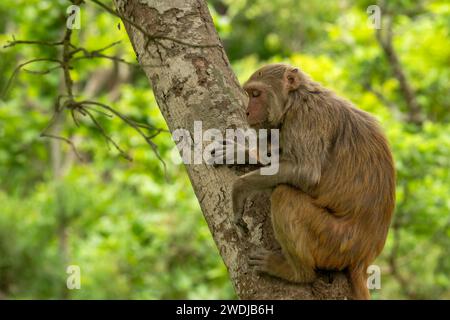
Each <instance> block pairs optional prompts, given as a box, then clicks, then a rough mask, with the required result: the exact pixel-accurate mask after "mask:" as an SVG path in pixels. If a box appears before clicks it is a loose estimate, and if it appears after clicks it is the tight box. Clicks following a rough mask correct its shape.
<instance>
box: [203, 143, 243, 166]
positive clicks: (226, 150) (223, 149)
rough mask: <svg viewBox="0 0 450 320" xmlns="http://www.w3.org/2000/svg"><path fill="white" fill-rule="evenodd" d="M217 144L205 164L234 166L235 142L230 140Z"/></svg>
mask: <svg viewBox="0 0 450 320" xmlns="http://www.w3.org/2000/svg"><path fill="white" fill-rule="evenodd" d="M217 143H218V145H217V147H216V148H214V149H213V150H212V151H211V155H210V157H209V159H207V164H209V165H214V166H218V165H222V164H226V165H232V164H235V161H236V160H235V154H236V151H235V142H234V141H232V140H223V141H219V142H217Z"/></svg>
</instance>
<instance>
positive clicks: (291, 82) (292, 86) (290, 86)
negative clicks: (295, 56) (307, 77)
mask: <svg viewBox="0 0 450 320" xmlns="http://www.w3.org/2000/svg"><path fill="white" fill-rule="evenodd" d="M299 73H300V72H299V70H298V68H289V69H288V70H286V74H285V79H284V81H285V83H286V88H287V90H288V91H294V90H297V89H298V87H299V86H300V75H299Z"/></svg>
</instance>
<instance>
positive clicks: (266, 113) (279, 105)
mask: <svg viewBox="0 0 450 320" xmlns="http://www.w3.org/2000/svg"><path fill="white" fill-rule="evenodd" d="M298 84H299V81H298V69H297V68H293V67H291V66H288V65H285V64H273V65H268V66H264V67H263V68H261V69H259V70H257V71H256V72H255V73H254V74H253V75H252V76H251V77H250V79H249V80H248V81H247V82H246V83H245V85H244V90H245V92H246V93H247V95H248V97H249V103H248V107H247V121H248V123H249V124H250V126H251V127H253V128H267V129H272V128H277V127H279V126H280V123H281V121H282V117H283V113H284V109H285V107H286V104H287V101H288V95H289V92H291V91H294V90H296V89H297V88H298Z"/></svg>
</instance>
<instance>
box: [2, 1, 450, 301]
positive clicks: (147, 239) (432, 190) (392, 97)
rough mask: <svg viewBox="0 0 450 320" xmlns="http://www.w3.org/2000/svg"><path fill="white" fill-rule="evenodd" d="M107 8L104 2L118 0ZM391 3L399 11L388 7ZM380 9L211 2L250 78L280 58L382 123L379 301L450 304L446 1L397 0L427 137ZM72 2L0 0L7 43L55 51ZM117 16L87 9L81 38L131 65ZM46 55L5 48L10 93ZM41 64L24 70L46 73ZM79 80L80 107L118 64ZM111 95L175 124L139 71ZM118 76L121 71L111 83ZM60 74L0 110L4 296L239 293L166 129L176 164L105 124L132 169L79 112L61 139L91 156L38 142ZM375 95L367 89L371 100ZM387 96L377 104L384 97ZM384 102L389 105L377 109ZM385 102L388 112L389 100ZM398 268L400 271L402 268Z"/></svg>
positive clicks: (107, 90)
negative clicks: (392, 177) (413, 116)
mask: <svg viewBox="0 0 450 320" xmlns="http://www.w3.org/2000/svg"><path fill="white" fill-rule="evenodd" d="M108 3H109V4H110V2H108ZM390 3H391V2H390ZM370 4H372V3H371V2H370V1H365V0H360V1H322V0H321V1H312V2H311V1H310V2H304V1H296V0H274V1H259V0H258V1H248V0H234V1H229V0H211V1H210V7H211V11H212V14H213V18H214V22H215V24H216V27H217V29H218V31H219V33H220V36H221V38H222V39H223V41H224V43H225V46H226V49H227V53H228V54H229V57H230V59H231V61H232V64H233V68H234V71H235V72H236V74H237V75H238V77H239V79H240V80H241V81H244V80H245V79H246V78H247V77H248V76H249V75H250V74H251V73H252V72H253V70H254V69H255V68H257V67H258V66H260V65H262V64H265V63H268V62H275V61H285V62H289V63H292V64H295V65H297V66H300V67H301V68H302V69H303V70H305V71H306V72H307V73H309V74H310V75H311V76H312V77H313V78H314V79H316V80H317V81H320V82H322V83H323V84H324V85H325V86H327V87H330V88H332V89H334V90H336V91H337V92H338V93H339V94H340V95H343V96H345V97H347V98H348V99H350V100H352V101H353V102H354V103H355V104H356V105H358V106H359V107H361V108H363V109H365V110H367V111H369V112H371V113H373V114H374V115H376V116H377V117H378V118H379V120H380V122H381V123H382V125H383V127H384V128H385V130H386V133H387V136H388V138H389V140H390V142H391V145H392V148H393V152H394V157H395V160H396V166H397V175H398V176H397V208H396V214H395V219H394V223H393V228H392V231H391V233H390V235H389V238H388V241H387V244H386V248H385V250H384V252H383V254H382V255H381V256H380V257H379V258H378V259H377V261H376V264H378V265H379V266H381V270H382V289H381V290H378V291H376V292H374V296H375V297H376V298H379V299H388V298H447V299H448V298H450V296H449V290H448V288H449V287H450V277H449V274H450V260H449V259H448V256H449V254H450V252H449V248H450V216H449V212H450V199H449V194H450V184H449V181H450V122H449V121H450V112H449V109H450V101H449V96H448V91H449V85H448V84H449V83H450V81H449V80H450V73H449V68H448V66H449V62H450V43H449V42H450V41H449V39H450V38H449V34H448V32H449V31H448V30H449V21H450V19H449V13H450V6H449V5H448V3H447V2H446V1H419V2H417V1H409V0H402V1H394V2H392V3H391V10H392V11H393V12H394V13H395V19H394V47H395V49H396V52H397V54H398V56H399V58H400V60H401V64H402V66H403V69H404V71H405V74H406V76H407V77H408V80H409V81H410V83H411V86H412V87H413V88H414V89H415V92H416V95H417V99H418V102H419V103H420V105H421V108H422V111H423V112H424V115H425V117H426V119H427V120H426V121H425V123H424V124H423V126H422V127H420V128H418V127H416V126H414V125H412V124H409V123H407V122H405V120H404V119H405V116H404V115H405V113H407V111H408V107H407V104H406V103H405V100H404V97H403V96H402V94H401V92H400V90H399V84H398V81H397V80H396V78H395V77H394V76H393V72H392V66H391V65H390V64H389V61H388V60H387V59H386V57H385V56H384V55H383V52H382V50H381V48H380V46H379V44H378V43H377V41H376V37H375V31H374V30H373V29H371V28H369V27H368V25H367V13H366V8H367V6H368V5H370ZM68 5H69V1H65V0H60V1H43V0H39V1H38V0H33V1H12V0H3V1H2V2H0V14H1V15H2V16H3V17H7V19H2V20H1V21H0V44H1V45H3V44H5V43H6V42H7V41H8V40H11V37H12V35H14V36H15V38H16V39H21V40H41V41H57V40H60V39H61V37H62V34H63V32H64V28H65V11H66V8H67V6H68ZM119 22H120V21H119V19H117V18H115V17H112V16H111V15H109V14H108V13H106V12H103V11H100V10H99V9H98V8H97V7H95V6H94V5H93V4H92V3H89V2H87V3H86V4H85V5H83V7H82V20H81V24H82V28H81V30H79V31H78V30H77V31H75V32H74V34H75V35H76V39H77V43H79V44H80V45H83V46H85V47H86V48H87V49H89V50H95V49H98V48H101V47H105V46H107V45H109V44H110V43H112V42H114V41H118V40H122V42H121V44H119V45H117V46H114V47H112V48H110V49H108V51H107V53H108V54H110V55H121V56H122V57H123V58H124V59H125V60H127V61H130V62H134V61H135V56H134V53H133V50H132V48H131V45H130V44H129V41H128V39H127V35H126V33H125V30H124V28H123V25H122V27H121V28H120V30H119V28H118V27H117V25H118V24H119ZM39 57H51V58H55V57H58V51H57V50H56V49H55V48H53V47H48V46H45V47H43V46H35V45H27V46H24V45H22V46H15V47H11V48H6V49H1V50H0V73H1V75H2V76H1V77H0V93H3V92H4V89H5V88H6V84H7V82H8V79H9V77H10V75H11V74H12V73H13V71H14V68H15V67H16V66H17V65H18V64H19V63H22V62H24V61H27V60H30V59H33V58H39ZM51 66H53V64H51V63H46V62H45V63H36V64H32V65H29V66H28V69H29V70H44V69H46V68H49V67H51ZM73 67H74V69H73V70H72V75H73V77H74V80H75V82H76V88H75V89H76V94H78V95H80V96H81V97H83V98H90V97H87V96H86V97H85V95H87V93H86V88H87V87H88V86H89V84H90V83H91V81H92V80H96V79H98V78H99V77H100V75H99V73H97V72H98V71H105V72H106V71H111V70H116V69H117V65H115V64H114V63H112V62H111V61H109V60H102V59H94V60H92V61H88V60H81V61H78V62H77V63H76V64H74V66H73ZM127 70H128V73H129V76H128V78H127V80H125V81H123V82H119V83H113V84H110V85H109V86H108V85H105V86H104V87H103V89H102V90H101V91H100V92H99V93H97V94H96V95H95V97H94V98H95V99H96V100H99V101H101V102H104V103H106V104H109V105H111V106H113V107H114V108H115V109H117V110H118V111H120V112H121V113H123V114H126V115H128V116H129V117H131V118H132V119H134V120H136V121H139V122H142V123H145V124H147V125H151V126H154V127H157V128H166V124H165V122H164V120H163V118H162V116H161V114H160V112H159V110H158V107H157V105H156V102H155V99H154V97H153V94H152V92H151V90H150V89H149V85H148V82H147V80H146V78H145V76H144V75H143V73H142V72H141V71H140V70H139V68H136V67H129V68H128V69H127ZM116 76H117V74H116ZM61 79H62V78H61V74H60V73H59V71H56V72H53V73H50V74H46V75H36V74H32V73H28V72H26V71H22V72H20V73H19V74H18V75H17V77H16V78H15V79H14V80H13V81H12V85H11V87H10V89H9V91H8V92H7V94H6V95H5V96H3V98H2V99H0V298H1V297H8V298H87V299H99V298H111V299H116V298H125V299H159V298H208V299H212V298H234V297H235V295H234V292H233V289H232V286H231V283H230V281H229V280H228V275H227V271H226V268H225V267H224V265H223V263H222V261H221V259H220V256H219V254H218V252H217V249H216V247H215V245H214V243H213V240H212V237H211V235H210V232H209V229H208V226H207V225H206V223H205V221H204V218H203V216H202V215H201V211H200V208H199V205H198V202H197V200H196V198H195V195H194V193H193V191H192V187H191V186H190V182H189V179H188V177H187V175H186V171H185V169H184V168H183V167H182V166H180V165H177V164H175V161H173V160H174V158H175V157H178V155H177V153H176V152H175V151H174V144H173V142H172V140H171V138H170V134H168V133H165V132H162V133H160V134H159V135H158V136H157V138H156V139H155V143H157V145H158V147H159V151H160V154H161V156H162V157H163V159H164V160H165V162H166V163H167V177H165V174H164V169H163V165H162V164H161V162H160V160H158V158H157V157H156V155H155V154H154V153H153V152H152V151H151V149H150V148H149V146H148V145H147V144H146V143H145V142H144V141H143V140H142V138H141V137H140V136H139V135H138V134H137V133H136V132H135V131H134V130H133V129H132V128H130V127H129V126H127V125H125V124H124V123H123V122H121V121H120V120H119V119H116V118H113V119H110V118H108V117H104V116H102V115H97V116H98V121H99V122H100V123H101V124H102V126H103V127H104V128H105V130H106V131H107V132H108V134H110V136H111V137H112V138H113V139H114V140H115V141H116V142H117V143H118V144H119V145H120V146H121V147H122V148H123V149H124V150H126V151H127V152H128V153H129V154H130V155H131V156H132V158H133V162H128V161H127V160H125V159H123V158H122V157H120V154H119V152H117V150H115V149H114V148H112V147H111V146H110V148H108V147H107V145H108V144H107V143H106V142H105V139H104V138H103V137H102V136H101V134H100V133H99V131H98V130H97V129H96V127H95V126H94V125H93V124H92V122H90V121H89V119H86V118H85V117H82V118H80V119H79V120H80V127H77V126H76V125H75V124H74V123H73V121H72V119H71V118H70V117H69V115H66V116H65V117H64V119H62V122H61V124H60V127H61V129H59V134H60V135H61V136H64V137H70V138H71V139H72V140H73V141H74V143H75V144H76V147H77V150H78V151H79V153H80V154H81V155H82V157H83V159H84V161H80V160H79V159H77V157H76V156H75V155H74V153H73V151H72V149H71V147H70V146H69V145H68V144H65V143H64V142H62V141H59V142H58V141H54V140H49V139H48V138H41V137H40V133H41V132H42V131H43V130H44V128H45V127H46V126H47V124H48V122H49V120H50V118H51V115H52V112H53V108H54V104H55V99H56V97H57V95H58V93H59V92H60V86H61V84H60V83H61ZM368 86H369V87H370V88H371V89H372V91H370V90H368V89H367V88H368ZM114 92H119V94H114ZM377 93H378V94H377ZM383 99H384V100H383ZM386 101H387V102H389V103H387V102H386ZM72 264H73V265H79V266H80V267H81V276H82V282H81V285H82V289H81V290H72V291H70V292H68V291H67V289H66V278H67V274H66V267H67V266H68V265H72ZM395 266H396V272H395V270H394V267H395Z"/></svg>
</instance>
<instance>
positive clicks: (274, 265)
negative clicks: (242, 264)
mask: <svg viewBox="0 0 450 320" xmlns="http://www.w3.org/2000/svg"><path fill="white" fill-rule="evenodd" d="M249 265H250V266H252V267H254V269H255V270H256V271H258V272H264V273H267V274H270V275H272V276H274V277H278V278H282V279H285V280H288V281H290V282H298V283H308V282H312V281H313V280H314V279H315V272H314V270H313V269H309V268H295V267H293V266H292V265H291V264H290V263H289V262H288V260H287V259H286V258H285V257H284V255H283V254H281V253H278V252H272V251H268V250H266V249H262V248H260V249H258V250H256V251H255V252H254V253H252V254H251V255H250V260H249Z"/></svg>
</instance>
